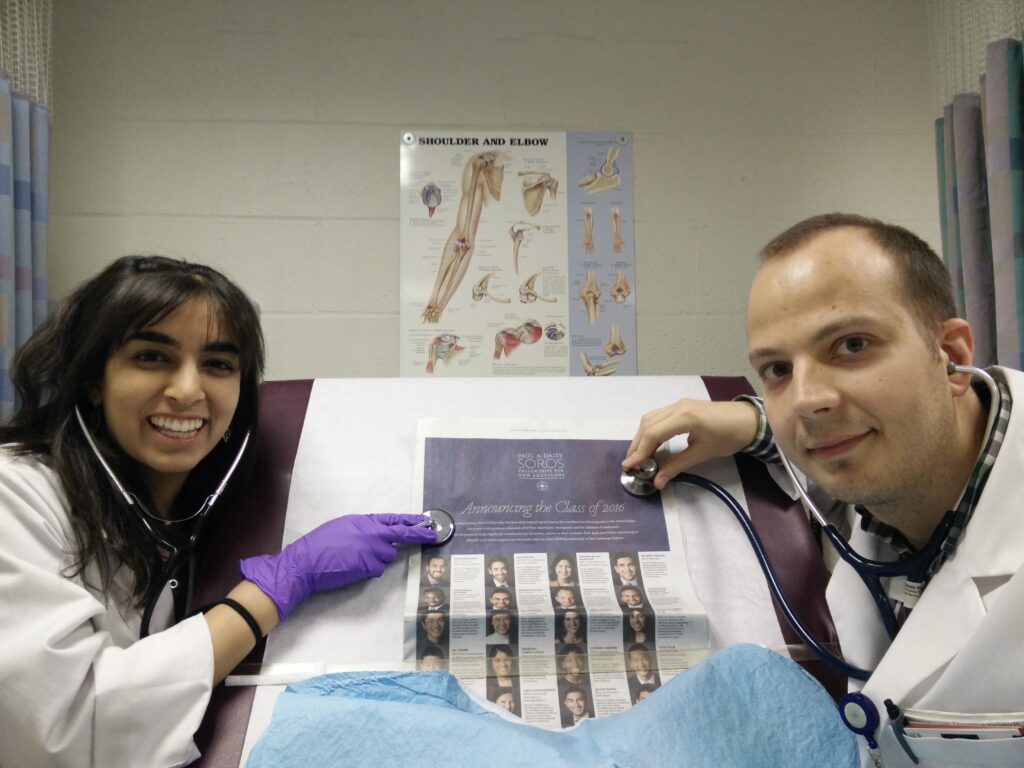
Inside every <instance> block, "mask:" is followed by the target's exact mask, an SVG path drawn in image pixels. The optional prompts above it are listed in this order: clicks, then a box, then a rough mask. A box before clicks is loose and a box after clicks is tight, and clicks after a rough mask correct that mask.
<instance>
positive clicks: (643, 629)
mask: <svg viewBox="0 0 1024 768" xmlns="http://www.w3.org/2000/svg"><path fill="white" fill-rule="evenodd" d="M622 639H623V642H624V644H625V645H624V647H626V648H628V647H629V646H631V645H633V643H650V644H651V645H652V646H653V645H654V614H653V613H651V612H649V611H645V610H641V609H639V608H629V609H627V610H626V613H625V615H624V616H623V617H622Z"/></svg>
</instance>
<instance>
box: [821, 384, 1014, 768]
mask: <svg viewBox="0 0 1024 768" xmlns="http://www.w3.org/2000/svg"><path fill="white" fill-rule="evenodd" d="M991 372H992V373H993V375H994V376H995V377H996V378H997V379H999V380H1002V381H1004V382H1005V383H1006V384H1007V385H1008V386H1009V388H1010V392H1011V395H1012V397H1013V409H1012V411H1011V414H1010V422H1009V425H1008V428H1007V434H1006V439H1005V441H1004V442H1003V445H1002V447H1001V448H1000V451H999V456H998V459H997V460H996V463H995V465H994V466H993V468H992V471H991V474H990V475H989V478H988V483H987V485H986V486H985V489H984V491H983V493H982V496H981V499H980V501H979V503H978V505H977V507H976V508H975V510H974V514H973V516H972V518H971V521H970V523H969V524H968V526H967V528H966V530H965V531H964V534H963V537H962V539H961V541H960V544H959V546H958V547H957V550H956V553H955V554H954V555H953V557H951V558H950V559H949V560H947V562H946V563H945V564H944V565H943V566H942V568H941V569H940V570H939V572H938V573H937V574H936V575H935V576H934V577H933V578H932V580H931V582H930V583H929V584H928V586H927V588H926V589H925V591H924V594H923V595H922V596H921V598H920V600H919V602H918V603H917V606H916V607H915V608H914V610H913V612H912V613H911V614H910V616H909V617H908V619H907V621H906V623H905V624H904V626H903V628H902V629H901V630H900V632H899V634H898V635H897V636H896V639H895V640H894V641H892V643H891V644H890V643H889V640H888V638H887V636H886V634H885V631H884V630H883V629H882V625H881V621H880V619H879V617H878V612H877V610H876V608H875V605H874V603H873V602H872V600H871V598H870V596H869V593H868V591H867V590H866V589H865V587H864V585H863V582H861V580H860V579H859V578H858V577H857V575H856V573H855V572H854V571H853V569H852V568H851V567H850V566H848V565H846V563H842V562H841V563H840V564H839V566H837V567H836V569H835V572H834V573H833V576H832V580H831V582H830V584H829V587H828V591H827V598H828V603H829V607H830V608H831V611H832V616H833V619H834V620H835V624H836V629H837V631H838V633H839V638H840V642H841V643H842V648H843V653H844V655H845V656H846V658H847V659H848V660H849V661H850V662H852V663H853V664H855V665H857V666H859V667H862V668H868V669H871V668H874V670H875V671H874V673H873V674H872V675H871V677H870V679H869V680H868V681H867V682H866V683H865V684H864V686H863V689H862V692H863V693H864V694H866V695H868V696H869V697H870V698H871V699H872V701H873V702H874V703H875V705H876V706H877V707H878V710H879V712H880V714H881V716H882V723H883V726H885V725H886V724H887V722H888V719H887V718H886V716H885V712H886V710H885V706H884V704H883V702H884V700H885V699H892V701H893V702H895V703H896V704H897V705H899V706H900V708H901V709H903V710H904V711H906V710H908V709H909V710H912V711H914V710H929V711H933V712H940V713H952V714H953V716H954V718H956V717H961V718H962V716H963V715H964V714H968V715H970V714H981V713H1002V714H1006V715H1007V716H1008V717H1009V718H1010V719H1018V720H1019V719H1022V718H1024V374H1021V373H1020V372H1017V371H1009V370H1005V369H1001V368H994V369H992V371H991ZM855 529H856V530H855V533H854V534H853V536H852V537H851V543H852V544H853V545H854V547H855V548H856V549H857V550H858V551H859V552H861V553H862V554H863V555H865V556H866V557H871V558H875V559H881V560H891V559H892V558H893V554H892V552H891V550H889V549H888V547H887V546H886V545H885V544H882V543H880V542H879V540H878V539H877V538H875V537H872V536H870V535H868V534H865V533H864V532H862V531H860V530H859V529H857V528H856V526H855ZM938 719H940V720H950V719H951V718H950V717H947V716H944V715H939V717H938ZM968 720H973V721H974V722H977V718H974V719H972V718H968ZM881 735H882V737H883V738H882V739H880V741H881V742H882V749H883V756H884V758H885V765H886V766H887V768H889V767H890V766H903V765H906V766H910V765H912V763H911V761H910V760H909V759H908V758H907V757H906V755H905V753H904V751H903V749H902V748H901V747H900V746H899V745H898V744H897V743H896V742H895V740H894V739H893V738H892V732H891V730H890V729H889V728H888V727H883V729H882V734H881ZM908 741H909V743H910V745H911V748H913V749H915V752H916V753H917V756H918V758H920V759H921V765H922V766H926V765H947V764H948V765H964V766H969V765H1024V738H1017V739H1009V738H1003V739H986V740H978V741H962V740H958V741H955V742H954V741H951V740H948V739H941V738H932V739H913V740H908ZM933 753H935V754H936V755H938V756H939V758H940V761H939V762H934V761H930V760H931V755H932V754H933Z"/></svg>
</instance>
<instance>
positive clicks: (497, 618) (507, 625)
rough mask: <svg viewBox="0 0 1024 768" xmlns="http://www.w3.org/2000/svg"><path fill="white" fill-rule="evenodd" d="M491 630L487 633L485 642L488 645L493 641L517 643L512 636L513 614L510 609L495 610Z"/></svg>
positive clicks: (506, 643) (507, 643)
mask: <svg viewBox="0 0 1024 768" xmlns="http://www.w3.org/2000/svg"><path fill="white" fill-rule="evenodd" d="M490 622H491V631H490V632H488V633H487V637H486V638H485V642H486V643H487V644H488V645H491V644H493V643H504V644H505V645H515V640H514V639H513V638H512V636H511V633H512V614H511V613H510V612H509V611H495V612H494V613H492V614H491V619H490Z"/></svg>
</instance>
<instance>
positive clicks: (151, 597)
mask: <svg viewBox="0 0 1024 768" xmlns="http://www.w3.org/2000/svg"><path fill="white" fill-rule="evenodd" d="M75 416H76V417H77V418H78V424H79V426H80V427H81V428H82V434H84V435H85V440H86V442H87V443H88V444H89V447H90V448H91V449H92V452H93V453H94V454H95V455H96V459H97V460H98V461H99V463H100V466H102V467H103V470H104V471H105V472H106V473H107V477H109V478H110V482H111V483H112V484H113V485H114V487H115V488H116V489H117V491H118V492H119V493H120V494H121V496H122V498H124V500H125V503H126V504H127V505H128V507H129V508H130V509H132V510H134V511H135V514H136V515H137V516H138V518H139V520H140V521H141V522H142V525H143V527H144V528H145V529H146V533H148V534H149V537H150V538H151V539H152V540H153V542H154V543H155V544H157V546H158V547H160V548H161V549H163V550H166V552H167V553H168V555H167V558H166V559H165V561H164V566H163V568H161V569H160V574H159V576H158V577H157V579H156V580H155V581H154V582H153V584H152V585H151V586H150V589H149V592H148V594H147V596H146V605H145V608H144V609H143V612H142V622H141V624H140V626H139V637H140V638H143V637H146V636H147V635H149V625H150V622H151V621H152V619H153V611H154V609H155V608H156V603H157V600H159V599H160V593H162V592H163V591H164V588H165V587H166V586H167V585H168V584H170V585H171V589H176V588H177V587H178V580H177V579H175V578H173V576H174V572H175V571H176V570H177V569H178V566H179V565H180V564H181V558H182V557H184V556H185V555H186V554H189V553H191V552H192V551H193V550H194V549H195V546H196V543H197V542H198V541H199V535H200V534H201V533H202V529H203V525H204V524H205V523H206V519H207V518H208V517H209V515H210V511H211V510H212V509H213V505H214V504H216V503H217V499H219V498H220V496H221V494H222V493H224V489H225V488H226V487H227V484H228V481H229V480H231V476H232V475H233V474H234V473H235V469H236V468H237V467H238V465H239V463H240V462H241V461H242V455H243V454H244V453H245V449H246V448H247V447H248V445H249V437H250V435H251V430H246V432H245V436H244V437H243V438H242V443H241V445H240V446H239V447H238V453H237V454H236V455H235V458H234V461H232V462H231V466H230V467H228V470H227V472H225V473H224V479H223V480H221V481H220V484H219V485H218V486H217V488H216V489H215V490H214V492H213V493H211V494H210V495H209V496H207V497H206V499H205V500H204V501H203V503H202V505H201V506H200V507H199V509H197V510H196V511H195V512H193V513H192V514H191V515H188V516H186V517H179V518H177V519H175V520H165V519H164V518H162V517H157V516H156V515H154V514H153V513H152V512H150V511H149V510H148V509H146V508H145V506H143V504H142V502H141V501H139V500H138V498H137V497H136V496H135V494H133V493H131V492H130V491H129V490H127V489H126V488H125V487H124V486H123V485H122V484H121V481H120V480H118V479H117V475H115V474H114V470H113V469H111V467H110V465H109V464H108V463H107V460H106V459H104V458H103V454H101V453H100V449H99V446H97V445H96V442H95V440H93V437H92V435H91V434H90V433H89V428H88V427H86V425H85V419H83V418H82V413H81V411H79V410H78V406H75ZM189 520H195V522H194V523H193V524H192V530H191V532H190V533H189V537H188V540H187V541H185V543H184V544H179V545H177V546H176V545H175V544H173V543H172V542H171V541H169V540H168V539H167V537H166V536H164V535H162V534H161V532H160V529H161V528H165V527H166V526H169V525H174V524H175V523H185V522H188V521H189ZM154 524H156V525H154ZM188 568H189V578H188V590H187V591H188V594H187V595H186V597H185V615H186V616H187V615H188V614H189V613H191V612H192V591H193V589H194V587H195V559H194V558H191V557H190V558H189V562H188Z"/></svg>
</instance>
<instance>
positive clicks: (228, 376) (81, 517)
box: [0, 257, 434, 768]
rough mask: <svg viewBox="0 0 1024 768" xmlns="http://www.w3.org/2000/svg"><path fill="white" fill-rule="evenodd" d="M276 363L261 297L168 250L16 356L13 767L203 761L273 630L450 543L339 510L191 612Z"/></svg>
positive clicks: (9, 659) (9, 718) (4, 727)
mask: <svg viewBox="0 0 1024 768" xmlns="http://www.w3.org/2000/svg"><path fill="white" fill-rule="evenodd" d="M263 360H264V343H263V336H262V332H261V330H260V325H259V319H258V317H257V315H256V311H255V309H254V307H253V304H252V302H251V301H250V300H249V299H248V298H247V297H246V296H245V294H244V293H242V291H241V290H240V289H239V288H238V287H237V286H235V285H234V284H233V283H231V282H230V281H229V280H228V279H227V278H225V277H224V276H223V275H221V274H219V273H218V272H216V271H214V270H212V269H209V268H207V267H203V266H200V265H194V264H188V263H186V262H181V261H175V260H171V259H165V258H161V257H126V258H123V259H119V260H118V261H116V262H114V263H113V264H111V265H110V266H109V267H108V268H107V269H106V270H104V271H103V272H102V273H101V274H99V275H98V276H97V277H95V278H93V279H92V280H90V281H88V282H87V283H85V284H84V285H82V286H81V287H80V288H78V289H77V290H76V291H75V292H74V293H73V294H72V295H71V296H70V297H68V299H67V300H66V301H65V302H64V303H63V304H62V305H61V306H60V307H59V308H58V310H57V311H56V312H55V313H54V315H53V316H52V317H51V318H50V319H49V320H48V321H47V322H46V323H44V324H43V325H42V326H41V327H40V328H39V330H38V331H37V332H36V333H35V334H34V335H33V336H32V338H30V339H29V341H28V342H27V343H26V344H25V345H24V347H23V348H22V349H21V350H20V351H19V352H18V354H17V355H16V357H15V360H14V365H13V369H12V379H13V381H14V385H15V387H16V389H17V392H18V395H19V402H20V406H19V409H18V411H17V412H16V413H15V415H14V417H13V418H12V419H11V420H10V421H9V422H8V423H6V424H4V425H3V426H0V446H2V447H0V530H2V531H3V534H4V535H3V536H2V537H0V594H2V596H3V597H2V599H0V680H3V681H4V694H3V696H0V734H3V737H2V738H0V765H11V766H14V765H17V766H23V767H29V768H31V767H32V766H89V765H96V766H128V765H182V764H185V763H188V762H191V761H192V760H194V759H195V758H196V757H198V751H197V750H196V748H195V746H194V744H193V743H192V734H193V733H194V732H195V730H196V728H197V727H198V726H199V723H200V722H201V720H202V718H203V714H204V712H205V709H206V706H207V703H208V701H209V698H210V692H211V689H212V688H213V686H214V685H216V684H217V683H218V682H220V681H221V680H222V679H223V678H224V677H225V676H226V675H227V674H228V672H230V670H231V669H232V668H234V666H235V665H236V664H238V662H239V661H241V660H242V659H243V658H244V657H245V656H246V655H247V654H248V653H249V651H250V650H251V649H252V648H253V646H254V645H255V644H256V642H257V641H258V640H259V639H260V638H261V637H262V636H264V635H266V633H268V632H269V631H271V630H272V629H273V628H274V627H275V626H276V625H277V624H278V622H279V621H281V620H283V619H285V618H286V617H287V616H288V615H289V613H291V611H292V610H294V608H295V607H296V606H297V605H298V604H299V603H300V602H302V600H303V599H305V597H307V596H308V595H309V594H310V593H311V592H313V591H318V590H321V589H328V588H332V587H337V586H341V585H343V584H345V583H348V582H351V581H354V580H356V579H360V578H365V577H367V576H373V575H379V574H380V573H381V572H383V570H384V567H385V566H386V565H387V563H389V562H391V561H392V560H393V559H394V558H395V548H394V547H393V546H392V544H395V543H413V542H419V543H422V542H424V541H429V540H432V539H433V538H434V537H433V534H429V535H428V536H427V537H426V538H424V536H423V532H424V531H427V529H426V528H415V527H413V526H414V524H415V523H416V522H420V521H422V517H420V516H418V515H380V516H374V515H355V516H348V517H342V518H337V519H335V520H332V521H330V522H328V523H325V524H324V525H322V526H321V527H320V528H317V529H316V530H315V531H313V532H311V533H309V534H307V535H306V536H304V537H302V538H301V539H300V540H299V541H298V542H296V543H295V544H291V545H289V546H288V547H285V549H284V550H283V551H282V552H281V553H280V554H278V555H273V556H269V555H264V556H260V557H252V558H248V559H246V560H244V561H242V563H241V571H242V576H243V577H244V578H243V579H241V580H240V582H239V584H238V586H236V587H235V588H234V589H233V590H231V592H230V593H229V594H228V596H227V598H225V599H224V600H222V601H218V602H217V603H215V604H214V605H213V606H210V607H208V608H209V610H207V611H206V612H205V613H196V614H194V615H188V614H189V613H190V611H189V609H188V608H187V604H188V602H189V595H190V593H191V587H192V585H191V578H190V574H191V573H193V572H194V563H193V556H194V555H195V554H196V553H195V549H194V548H193V547H188V546H184V545H187V543H188V540H189V538H190V537H191V536H193V535H198V534H199V533H200V530H199V529H200V528H201V527H202V523H203V520H204V514H202V512H203V511H208V510H209V504H210V502H209V499H210V498H215V496H214V495H213V494H212V492H213V491H214V489H215V488H216V487H217V486H218V485H219V484H220V483H221V482H222V478H224V477H226V476H228V475H230V474H231V467H232V466H233V465H234V464H235V463H236V462H237V461H238V460H239V459H241V461H242V463H243V464H244V463H245V461H247V460H248V459H249V458H250V457H251V456H252V453H253V452H252V450H251V449H248V450H246V448H245V444H246V439H247V436H248V439H250V440H253V439H255V433H256V426H257V424H256V422H257V411H258V400H257V397H258V384H259V382H260V379H261V378H262V374H263ZM235 474H236V475H237V477H236V478H235V481H234V484H235V485H237V484H238V483H239V482H241V481H242V480H243V476H244V468H243V469H240V470H239V471H238V472H237V473H235ZM115 478H116V480H115ZM253 514H254V515H255V514H258V510H254V511H253ZM172 548H180V549H181V554H180V555H179V556H177V557H175V556H174V554H173V552H172ZM165 584H166V585H167V586H166V588H165ZM146 635H148V636H147V637H145V639H144V640H142V639H140V636H146Z"/></svg>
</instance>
